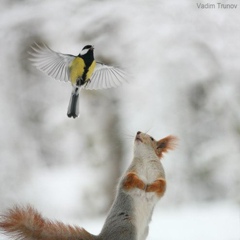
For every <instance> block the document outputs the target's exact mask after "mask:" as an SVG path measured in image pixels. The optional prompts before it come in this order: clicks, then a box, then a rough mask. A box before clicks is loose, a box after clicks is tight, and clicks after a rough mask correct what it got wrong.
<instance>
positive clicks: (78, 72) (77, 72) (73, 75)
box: [69, 57, 85, 84]
mask: <svg viewBox="0 0 240 240" xmlns="http://www.w3.org/2000/svg"><path fill="white" fill-rule="evenodd" d="M84 67H85V63H84V61H83V59H82V58H79V57H76V58H75V59H74V60H73V61H72V63H71V65H70V67H69V68H70V79H71V82H72V84H76V81H77V79H78V78H79V77H82V75H83V72H84Z"/></svg>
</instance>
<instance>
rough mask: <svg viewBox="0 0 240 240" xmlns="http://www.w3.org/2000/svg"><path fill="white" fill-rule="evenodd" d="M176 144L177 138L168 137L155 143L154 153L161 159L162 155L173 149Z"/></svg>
mask: <svg viewBox="0 0 240 240" xmlns="http://www.w3.org/2000/svg"><path fill="white" fill-rule="evenodd" d="M177 142H178V138H177V137H175V136H172V135H169V136H167V137H165V138H163V139H160V140H159V141H157V149H156V151H157V152H156V153H157V155H158V157H162V154H163V153H165V152H167V151H168V150H173V149H175V148H176V146H177Z"/></svg>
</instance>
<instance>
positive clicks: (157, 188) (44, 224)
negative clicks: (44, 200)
mask: <svg viewBox="0 0 240 240" xmlns="http://www.w3.org/2000/svg"><path fill="white" fill-rule="evenodd" d="M176 141H177V138H176V137H174V136H171V135H170V136H167V137H165V138H163V139H160V140H159V141H156V140H155V139H154V138H153V137H151V136H150V135H148V134H146V133H142V132H140V131H138V132H137V134H136V137H135V139H134V157H133V161H132V163H131V164H130V166H129V168H128V169H127V170H126V172H125V173H124V174H123V176H122V177H121V178H120V181H119V184H118V187H117V194H116V197H115V200H114V202H113V204H112V207H111V208H110V211H109V213H108V215H107V218H106V220H105V223H104V225H103V228H102V230H101V232H100V234H99V235H93V234H91V233H89V232H87V231H86V230H85V229H84V228H80V227H76V226H71V225H65V224H63V223H61V222H57V221H56V222H53V221H50V220H48V219H44V218H43V217H42V216H41V214H40V213H39V212H37V211H36V210H35V209H34V208H33V207H31V206H26V207H23V208H22V207H19V206H15V207H13V208H11V209H9V210H8V211H7V212H6V214H3V215H1V216H0V230H1V231H2V232H4V233H5V234H6V235H9V236H10V237H11V238H12V239H21V240H145V239H146V238H147V236H148V229H149V227H148V225H149V223H150V221H151V216H152V213H153V209H154V206H155V205H156V203H157V202H158V200H159V199H160V198H161V197H162V196H163V195H164V193H165V190H166V180H165V173H164V169H163V166H162V164H161V162H160V159H161V158H162V156H163V153H166V152H167V151H168V150H173V149H174V148H175V146H176Z"/></svg>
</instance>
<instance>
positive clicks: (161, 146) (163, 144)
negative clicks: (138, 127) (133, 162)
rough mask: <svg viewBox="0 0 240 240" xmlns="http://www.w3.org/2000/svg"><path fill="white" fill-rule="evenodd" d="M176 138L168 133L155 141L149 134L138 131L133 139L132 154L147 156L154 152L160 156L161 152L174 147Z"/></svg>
mask: <svg viewBox="0 0 240 240" xmlns="http://www.w3.org/2000/svg"><path fill="white" fill-rule="evenodd" d="M177 140H178V139H177V137H175V136H172V135H169V136H167V137H165V138H162V139H160V140H158V141H157V140H155V139H154V138H153V137H151V136H150V135H148V134H146V133H142V132H140V131H138V132H137V135H136V137H135V141H134V155H135V156H136V157H145V156H146V157H147V156H151V155H152V154H155V155H157V157H158V158H161V157H162V154H163V153H165V152H167V151H168V150H173V149H174V148H175V147H176V143H177Z"/></svg>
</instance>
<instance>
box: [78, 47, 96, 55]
mask: <svg viewBox="0 0 240 240" xmlns="http://www.w3.org/2000/svg"><path fill="white" fill-rule="evenodd" d="M93 49H94V47H93V46H92V45H86V46H85V47H84V48H83V49H82V51H81V52H80V54H79V55H81V56H83V55H85V54H87V53H90V52H93Z"/></svg>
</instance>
